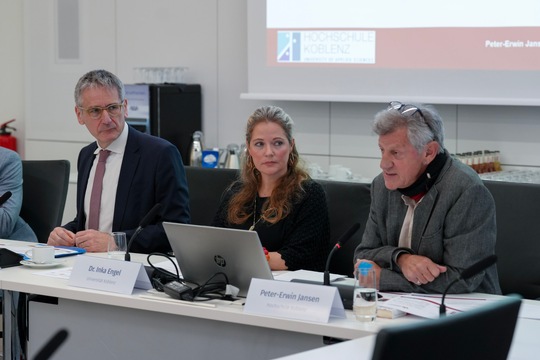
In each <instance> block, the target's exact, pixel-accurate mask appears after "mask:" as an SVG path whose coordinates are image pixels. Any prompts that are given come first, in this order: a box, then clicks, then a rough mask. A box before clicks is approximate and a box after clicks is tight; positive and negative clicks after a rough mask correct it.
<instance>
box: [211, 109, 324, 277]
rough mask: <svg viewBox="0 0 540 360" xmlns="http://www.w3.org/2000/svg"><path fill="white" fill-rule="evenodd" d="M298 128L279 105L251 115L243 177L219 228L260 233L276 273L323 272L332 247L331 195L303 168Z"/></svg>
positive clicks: (227, 195)
mask: <svg viewBox="0 0 540 360" xmlns="http://www.w3.org/2000/svg"><path fill="white" fill-rule="evenodd" d="M292 128H293V121H292V119H291V118H290V116H289V115H287V114H286V113H285V112H284V111H283V109H281V108H279V107H277V106H263V107H261V108H258V109H257V110H255V112H254V113H253V114H252V115H251V116H250V117H249V119H248V123H247V127H246V152H245V154H244V159H243V162H242V169H241V174H240V178H239V179H238V180H237V181H236V182H234V183H233V184H232V185H231V186H230V187H229V188H228V189H227V190H226V191H225V192H224V194H223V197H222V201H221V204H220V207H219V209H218V212H217V214H216V216H215V218H214V223H213V225H214V226H220V227H230V228H236V229H245V230H252V231H257V233H258V235H259V238H260V239H261V242H262V245H263V246H264V247H265V248H266V249H267V251H268V252H269V263H270V268H271V269H272V270H286V269H288V270H297V269H307V270H316V271H321V270H323V269H324V263H325V259H326V256H327V254H328V251H329V248H330V246H329V238H330V230H329V219H328V208H327V204H326V197H325V194H324V190H323V189H322V187H321V186H320V185H319V184H318V183H317V182H315V181H313V180H312V179H311V178H310V177H309V174H308V173H307V171H306V170H305V169H304V167H303V166H302V161H301V159H300V157H299V155H298V151H297V149H296V144H295V140H294V138H293V135H292Z"/></svg>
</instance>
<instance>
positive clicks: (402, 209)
mask: <svg viewBox="0 0 540 360" xmlns="http://www.w3.org/2000/svg"><path fill="white" fill-rule="evenodd" d="M406 212H407V206H406V205H405V204H404V203H403V200H402V199H401V193H399V192H398V191H390V190H388V189H386V187H385V185H384V179H383V177H382V175H379V176H377V177H376V178H375V179H374V180H373V183H372V185H371V209H370V215H369V218H368V220H367V223H366V229H365V231H364V236H363V238H362V242H361V243H360V245H358V247H357V248H356V251H355V259H358V258H362V259H369V260H373V261H374V262H376V263H377V264H378V265H379V266H380V267H381V268H382V269H381V275H380V286H379V290H381V291H404V292H419V293H442V292H443V291H444V290H445V289H446V287H447V285H448V284H449V283H450V282H451V281H453V280H454V279H456V278H457V277H458V276H459V274H460V272H461V271H462V270H463V269H465V268H467V267H469V266H471V265H472V264H474V263H475V262H477V261H479V260H481V259H483V258H485V257H487V256H489V255H491V254H494V253H495V241H496V237H497V229H496V223H495V202H494V200H493V197H492V196H491V193H490V192H489V190H488V189H487V188H486V187H485V186H484V184H483V182H482V180H481V179H480V178H479V177H478V175H477V174H476V173H475V172H474V170H472V169H471V168H470V167H468V166H466V165H464V164H462V163H461V162H459V161H457V160H455V159H453V158H452V157H450V156H449V157H448V160H447V161H446V163H445V164H444V167H443V169H442V171H441V173H440V174H439V177H438V178H437V180H436V182H435V184H433V186H432V187H431V189H430V190H429V191H428V192H427V193H426V195H424V198H423V199H422V201H421V202H420V203H419V204H418V206H417V208H416V210H415V212H414V222H413V229H412V243H411V249H408V252H410V253H412V254H417V255H422V256H426V257H428V258H430V259H431V260H432V261H433V262H435V263H437V264H440V265H445V266H447V271H446V272H445V273H442V274H441V275H440V276H439V277H438V278H437V279H435V280H434V281H433V282H431V283H428V284H426V285H421V286H418V285H416V284H413V283H411V282H409V281H408V280H407V279H406V278H405V276H404V275H403V274H402V273H401V271H400V269H399V268H398V266H397V265H396V264H395V263H394V262H393V260H392V259H393V255H394V254H395V253H396V252H398V251H399V250H400V248H398V241H399V234H400V231H401V227H402V225H403V220H404V218H405V213H406ZM450 292H453V293H467V292H483V293H492V294H500V293H501V289H500V286H499V280H498V275H497V269H496V267H495V266H491V267H490V268H488V269H487V270H486V271H482V272H481V273H479V274H477V275H475V276H473V277H471V278H469V279H468V280H460V281H459V282H457V283H456V284H454V285H453V286H452V288H451V289H450Z"/></svg>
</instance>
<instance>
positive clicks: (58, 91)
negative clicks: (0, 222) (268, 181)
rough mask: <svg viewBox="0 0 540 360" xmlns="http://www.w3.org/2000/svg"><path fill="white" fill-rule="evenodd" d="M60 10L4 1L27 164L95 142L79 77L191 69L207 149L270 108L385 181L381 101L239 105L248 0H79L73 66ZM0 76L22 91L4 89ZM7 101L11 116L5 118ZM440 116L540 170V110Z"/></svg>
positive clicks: (461, 148)
mask: <svg viewBox="0 0 540 360" xmlns="http://www.w3.org/2000/svg"><path fill="white" fill-rule="evenodd" d="M56 1H57V0H24V1H23V4H24V7H21V5H20V3H19V0H0V19H2V20H3V21H2V22H1V23H0V26H2V28H1V29H2V30H4V28H5V27H6V26H7V27H8V30H9V31H10V34H9V36H8V35H6V34H5V32H4V31H2V32H0V40H1V45H2V47H1V48H0V51H2V54H4V52H8V53H9V54H10V55H9V56H8V57H7V58H6V57H5V56H1V57H0V65H2V66H1V67H0V69H2V70H0V71H2V72H1V74H2V75H3V77H2V81H1V82H0V94H1V95H2V96H1V99H2V103H1V104H2V106H0V120H2V119H4V118H7V117H10V116H17V117H19V114H22V113H23V110H22V108H23V107H24V114H25V119H24V120H25V122H26V135H25V137H24V139H25V145H26V149H25V157H26V158H28V159H49V158H67V159H68V160H70V161H71V163H72V169H73V170H75V167H76V158H77V154H78V151H79V149H80V148H81V147H82V146H83V145H85V144H87V143H88V142H89V141H91V138H90V136H89V135H88V134H87V132H86V130H85V129H84V128H82V127H81V126H80V125H78V123H77V121H76V118H75V115H74V111H73V106H74V103H73V95H72V92H73V87H74V86H75V83H76V81H77V79H78V78H79V77H80V76H81V75H82V74H83V73H84V72H86V71H88V70H91V69H94V68H98V67H104V68H107V69H109V70H111V71H113V72H115V73H117V74H118V75H119V76H120V78H121V79H122V80H123V81H124V82H125V83H130V82H134V80H135V79H134V74H133V68H134V67H138V66H187V67H189V71H188V73H187V82H190V83H199V84H201V85H202V89H203V131H204V133H205V145H206V146H208V147H212V146H219V147H225V146H226V145H227V144H229V143H240V142H242V141H243V132H244V126H245V122H246V119H247V117H248V116H249V114H250V113H251V112H252V111H253V110H254V109H255V108H256V107H258V106H260V105H262V104H265V103H273V104H277V105H280V106H282V107H283V108H284V109H285V110H286V111H287V112H288V113H289V114H290V115H291V116H292V117H293V119H294V120H295V122H296V126H297V131H296V139H297V144H298V147H299V150H300V152H301V153H302V154H303V155H304V156H305V157H306V158H307V159H308V160H311V161H316V162H318V163H319V164H321V165H322V166H323V168H327V167H328V166H329V165H330V164H342V165H345V166H348V167H351V168H352V169H353V172H354V173H356V174H360V175H362V176H364V177H373V176H375V175H376V174H377V173H378V172H379V168H378V158H379V151H378V147H377V139H376V137H375V136H373V134H372V133H371V130H370V122H371V119H372V118H373V115H374V114H375V112H377V111H378V110H380V109H382V108H384V107H385V105H384V104H362V103H328V102H292V101H291V102H287V101H284V102H277V101H272V102H264V101H255V100H241V99H240V93H243V92H246V90H247V49H246V40H247V35H246V17H247V15H246V6H247V5H246V4H247V1H252V0H227V1H223V0H222V1H219V0H198V1H192V0H191V1H190V0H78V1H79V4H80V14H81V15H80V34H81V35H80V44H81V58H80V60H79V61H77V62H71V63H65V62H64V63H62V62H58V61H57V60H56V57H55V51H56V40H55V28H56V25H55V24H56V18H55V16H56V15H55V9H56ZM72 1H76V0H72ZM4 10H6V11H9V12H10V16H6V15H5V14H6V11H4ZM21 12H22V14H21ZM11 15H13V16H11ZM6 20H7V24H6ZM17 28H18V29H24V56H23V55H22V54H21V53H22V49H21V40H22V39H21V37H20V36H19V38H18V39H17V35H16V31H11V30H12V29H17ZM14 39H15V40H14ZM6 46H7V49H6V48H5V47H6ZM22 60H24V63H25V66H24V73H23V71H22V69H21V66H20V63H23V61H22ZM13 63H16V64H15V66H14V71H12V70H11V69H12V67H13ZM6 67H9V69H10V70H9V71H6ZM4 75H7V76H8V79H11V85H15V88H12V87H11V86H10V85H6V83H5V82H4V81H3V79H4ZM23 81H24V85H25V86H24V93H23V92H22V89H21V85H20V84H21V83H23ZM441 86H444V84H441ZM508 91H511V89H509V90H508ZM5 98H7V99H8V103H9V106H8V108H10V107H14V110H12V111H13V112H15V114H14V115H10V114H9V113H6V110H5V109H6V107H4V99H5ZM389 100H399V99H389ZM21 104H22V105H21ZM437 108H438V109H439V111H440V112H441V115H442V116H443V119H444V120H445V127H446V147H447V148H448V149H449V151H450V152H465V151H473V150H483V149H490V150H500V151H501V152H502V162H503V166H505V167H506V168H511V167H531V166H532V167H538V168H540V157H539V156H538V155H537V154H539V153H540V142H539V141H537V137H538V134H540V108H538V107H510V106H508V107H503V106H471V105H440V106H437ZM18 122H19V121H18ZM18 135H19V136H20V135H21V132H19V133H18ZM69 201H70V200H69V199H68V202H69ZM67 206H68V207H69V206H70V204H69V203H68V204H67ZM72 206H73V207H74V204H73V205H72ZM69 211H72V210H69Z"/></svg>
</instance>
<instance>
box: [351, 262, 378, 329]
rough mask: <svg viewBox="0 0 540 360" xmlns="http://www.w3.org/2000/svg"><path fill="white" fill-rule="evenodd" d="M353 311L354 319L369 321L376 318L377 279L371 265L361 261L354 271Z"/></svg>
mask: <svg viewBox="0 0 540 360" xmlns="http://www.w3.org/2000/svg"><path fill="white" fill-rule="evenodd" d="M355 277H356V281H355V285H354V293H353V294H354V295H353V312H354V315H355V316H356V320H358V321H363V322H369V321H374V320H375V319H376V318H377V279H376V274H375V269H373V265H372V264H371V263H368V262H361V263H360V264H358V268H357V269H356V272H355Z"/></svg>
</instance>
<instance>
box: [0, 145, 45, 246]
mask: <svg viewBox="0 0 540 360" xmlns="http://www.w3.org/2000/svg"><path fill="white" fill-rule="evenodd" d="M22 183H23V180H22V163H21V158H20V157H19V154H17V153H16V152H15V151H12V150H9V149H6V148H3V147H0V196H1V195H3V194H4V193H5V192H7V191H11V193H12V195H11V197H10V198H9V199H8V200H7V201H6V202H5V203H4V204H3V205H0V238H2V239H10V240H24V241H32V242H37V238H36V234H34V231H33V230H32V229H31V228H30V226H29V225H28V224H27V223H26V222H25V221H24V220H23V219H22V218H21V217H20V216H19V213H20V211H21V206H22V198H23V192H22Z"/></svg>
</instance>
